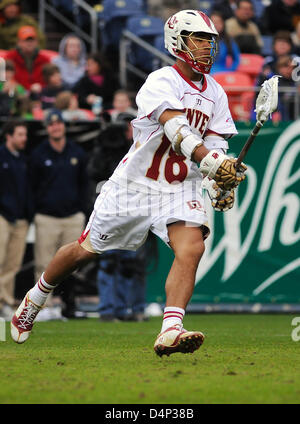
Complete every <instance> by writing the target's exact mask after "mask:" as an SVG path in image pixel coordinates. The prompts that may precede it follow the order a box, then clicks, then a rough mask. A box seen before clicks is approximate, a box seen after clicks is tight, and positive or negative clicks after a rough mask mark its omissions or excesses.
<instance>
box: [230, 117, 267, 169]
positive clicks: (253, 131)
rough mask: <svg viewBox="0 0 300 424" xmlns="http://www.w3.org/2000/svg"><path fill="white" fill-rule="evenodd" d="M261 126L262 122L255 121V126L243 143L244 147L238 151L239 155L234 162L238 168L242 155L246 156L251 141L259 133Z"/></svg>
mask: <svg viewBox="0 0 300 424" xmlns="http://www.w3.org/2000/svg"><path fill="white" fill-rule="evenodd" d="M262 126H263V124H262V123H261V122H256V125H255V127H254V128H253V130H252V131H251V134H250V136H249V137H248V140H247V141H246V143H245V144H244V147H243V148H242V150H241V152H240V154H239V156H238V158H237V161H236V164H235V168H238V167H239V166H240V164H241V163H242V162H243V159H244V157H245V156H246V154H247V152H248V150H249V149H250V147H251V145H252V143H253V141H254V140H255V137H256V136H257V134H258V133H259V130H260V129H261V127H262Z"/></svg>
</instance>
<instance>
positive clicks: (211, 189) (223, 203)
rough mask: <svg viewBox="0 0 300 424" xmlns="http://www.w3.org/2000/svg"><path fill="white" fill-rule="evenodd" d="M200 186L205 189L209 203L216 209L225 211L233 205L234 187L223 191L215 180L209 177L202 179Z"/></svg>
mask: <svg viewBox="0 0 300 424" xmlns="http://www.w3.org/2000/svg"><path fill="white" fill-rule="evenodd" d="M202 188H204V189H205V190H207V193H208V196H209V198H210V201H211V205H212V207H213V208H214V209H215V210H216V211H221V212H226V211H228V210H229V209H231V208H232V207H233V204H234V189H232V190H230V191H223V190H221V189H220V187H218V185H217V184H216V182H215V181H214V180H212V179H210V178H209V177H206V178H204V179H203V181H202Z"/></svg>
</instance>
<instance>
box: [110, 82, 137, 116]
mask: <svg viewBox="0 0 300 424" xmlns="http://www.w3.org/2000/svg"><path fill="white" fill-rule="evenodd" d="M112 106H113V109H110V110H108V113H109V115H110V117H111V120H112V121H115V120H117V119H118V116H119V114H120V113H124V112H126V113H129V114H131V115H132V116H134V117H136V115H137V110H136V109H134V108H133V107H132V101H131V98H130V95H129V92H128V91H127V90H125V89H120V90H117V91H116V92H115V93H114V96H113V101H112ZM132 119H133V118H132Z"/></svg>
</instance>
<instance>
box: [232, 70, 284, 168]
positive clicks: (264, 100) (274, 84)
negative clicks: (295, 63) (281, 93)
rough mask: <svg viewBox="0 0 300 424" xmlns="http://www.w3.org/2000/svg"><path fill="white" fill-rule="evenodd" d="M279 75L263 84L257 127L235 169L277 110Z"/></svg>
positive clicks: (257, 113)
mask: <svg viewBox="0 0 300 424" xmlns="http://www.w3.org/2000/svg"><path fill="white" fill-rule="evenodd" d="M278 78H279V76H278V75H274V76H273V77H272V78H270V79H268V80H266V81H265V82H264V83H263V84H262V88H261V89H260V92H259V94H258V96H257V99H256V109H254V112H256V125H255V127H254V128H253V130H252V131H251V134H250V136H249V138H248V140H247V141H246V143H245V145H244V147H243V148H242V150H241V153H240V154H239V156H238V158H237V161H236V163H235V168H236V169H238V168H239V166H240V164H241V163H242V161H243V159H244V157H245V156H246V154H247V152H248V150H249V149H250V146H251V145H252V143H253V141H254V139H255V137H256V136H257V134H258V133H259V130H260V129H261V127H262V126H263V125H264V123H265V121H266V120H267V119H268V117H269V116H270V115H271V114H272V113H273V112H274V111H275V110H276V108H277V104H278Z"/></svg>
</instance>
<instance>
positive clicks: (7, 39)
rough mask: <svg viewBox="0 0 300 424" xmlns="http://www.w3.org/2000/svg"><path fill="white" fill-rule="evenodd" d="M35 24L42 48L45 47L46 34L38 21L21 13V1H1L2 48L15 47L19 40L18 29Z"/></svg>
mask: <svg viewBox="0 0 300 424" xmlns="http://www.w3.org/2000/svg"><path fill="white" fill-rule="evenodd" d="M28 25H29V26H33V27H34V28H35V30H36V32H37V38H38V41H39V45H40V47H41V48H44V47H45V35H44V34H43V32H42V31H41V29H40V28H39V26H38V23H37V22H36V21H35V20H34V19H33V18H32V17H31V16H29V15H25V14H22V13H21V6H20V1H18V0H2V1H0V46H1V49H5V50H9V49H13V48H14V47H15V46H16V44H17V41H18V36H17V34H18V31H19V29H20V28H21V27H23V26H28Z"/></svg>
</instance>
